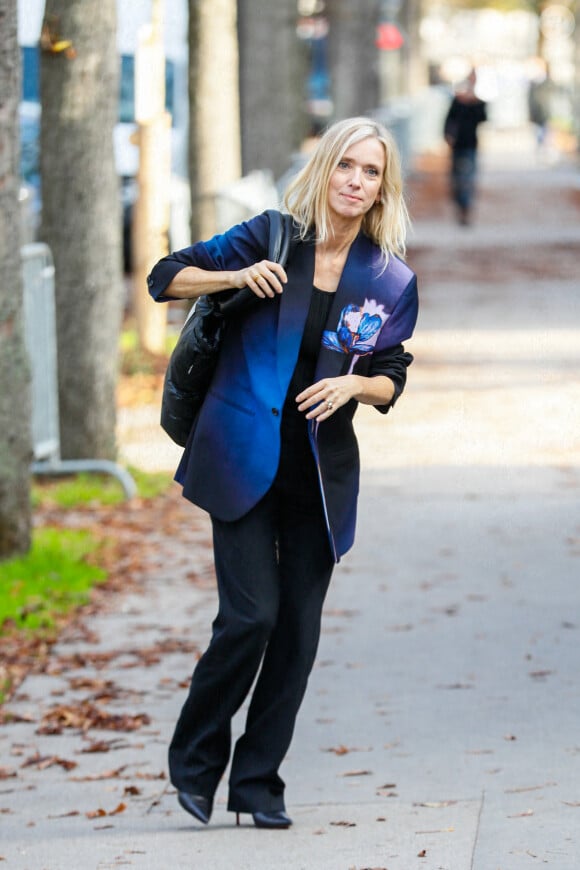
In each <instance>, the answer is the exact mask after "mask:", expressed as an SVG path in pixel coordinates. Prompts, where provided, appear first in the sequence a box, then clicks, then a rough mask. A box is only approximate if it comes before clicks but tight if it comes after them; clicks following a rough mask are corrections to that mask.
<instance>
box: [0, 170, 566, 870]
mask: <svg viewBox="0 0 580 870" xmlns="http://www.w3.org/2000/svg"><path fill="white" fill-rule="evenodd" d="M532 163H533V161H532V160H531V159H529V160H528V166H527V168H526V171H525V179H524V176H523V175H522V174H519V172H523V169H521V170H515V169H514V168H513V166H512V167H511V168H510V171H509V173H506V172H503V170H502V169H501V162H500V161H499V158H498V156H495V155H494V161H493V165H492V166H490V167H489V168H487V167H484V172H483V174H482V212H481V221H480V223H476V224H475V226H473V227H472V228H470V229H469V230H468V234H467V233H466V231H464V230H460V229H457V228H455V227H454V226H453V225H452V224H451V223H450V222H449V220H447V221H445V220H441V219H439V220H429V219H428V218H426V219H425V220H424V221H422V222H419V223H418V225H417V237H416V239H415V241H414V242H413V244H414V246H415V253H416V256H417V261H418V263H420V264H421V270H422V272H421V291H422V309H421V318H420V323H419V327H418V331H417V336H416V338H415V339H414V340H413V342H411V343H410V345H409V348H410V349H412V350H413V352H414V353H415V355H416V363H415V365H414V366H413V368H412V369H411V373H410V382H409V386H408V390H407V393H406V395H405V397H404V398H403V399H402V400H401V403H400V405H399V406H398V407H397V409H396V411H395V412H394V413H393V414H392V415H391V416H390V419H387V420H384V419H383V418H380V417H379V415H378V414H376V413H375V412H373V411H372V409H364V408H363V409H361V410H360V412H359V416H358V429H359V434H360V440H361V450H362V454H363V464H364V467H365V472H364V477H363V482H362V484H363V485H362V496H361V503H360V521H359V534H358V540H357V544H356V546H355V548H354V549H353V551H352V552H351V553H349V554H348V555H347V557H346V558H345V559H344V560H343V561H342V562H341V564H340V566H339V567H338V569H337V571H336V575H335V579H334V581H333V584H332V588H331V592H330V595H329V599H328V602H327V607H326V613H325V619H324V632H323V637H322V642H321V648H320V652H319V657H318V661H317V665H316V667H315V670H314V672H313V675H312V678H311V682H310V686H309V691H308V694H307V698H306V701H305V703H304V706H303V709H302V711H301V716H300V719H299V723H298V727H297V731H296V734H295V739H294V742H293V745H292V748H291V752H290V755H289V758H288V759H287V762H286V763H285V765H284V769H283V771H282V773H283V776H284V778H285V780H286V782H287V798H288V809H289V812H290V813H291V815H292V816H293V818H294V820H295V825H294V827H293V828H292V829H290V830H289V831H285V832H277V833H276V832H267V831H257V830H256V829H255V828H253V826H251V825H250V824H249V818H248V817H246V819H244V824H243V825H242V826H241V827H240V828H239V829H236V828H235V827H234V825H233V819H232V817H231V816H230V815H229V814H228V813H227V812H226V810H225V805H224V800H225V788H224V787H222V788H220V791H219V792H218V801H217V807H216V810H215V813H214V819H213V820H212V824H211V825H210V826H209V827H208V828H199V827H196V826H195V825H194V824H193V822H192V821H190V818H189V817H188V816H187V815H185V814H184V813H183V812H182V811H181V810H180V809H179V807H178V806H177V803H176V800H175V795H174V792H173V789H172V788H171V787H170V786H169V785H168V783H167V780H166V779H165V778H164V776H165V767H166V762H165V757H166V745H167V741H168V738H169V736H170V733H171V729H172V726H173V723H174V720H175V717H176V715H177V712H178V710H179V708H180V705H181V703H182V700H183V698H184V693H185V684H186V681H187V678H188V675H189V673H190V670H191V663H192V659H194V658H195V654H196V650H198V649H202V648H203V646H204V644H205V641H206V640H207V636H208V631H209V623H210V620H211V618H212V616H213V611H214V604H215V601H214V594H213V587H212V583H211V564H210V551H209V548H208V546H207V524H206V521H205V519H204V518H203V517H202V516H201V515H200V514H198V513H197V512H195V511H193V509H192V513H191V517H192V527H191V531H190V538H189V540H187V541H185V542H181V543H180V544H179V545H176V544H175V542H173V541H171V540H168V541H166V542H165V543H164V544H163V543H162V542H161V541H160V542H159V549H158V551H157V557H156V558H157V564H152V570H151V573H150V574H148V575H147V576H145V577H144V578H143V590H142V591H141V592H139V593H132V594H130V595H127V596H126V597H124V598H122V599H116V600H115V601H113V602H111V608H110V610H109V611H108V612H105V613H103V614H101V615H100V616H98V617H96V618H94V619H92V620H91V621H90V623H89V624H88V625H87V632H86V633H85V634H83V635H77V636H76V637H70V638H68V639H66V642H64V641H63V643H62V644H60V645H59V646H58V648H57V649H56V650H55V653H54V656H53V662H52V665H51V668H50V671H51V672H50V673H48V674H46V675H43V676H38V677H34V678H29V679H28V680H27V681H26V682H25V683H24V685H23V686H22V689H21V692H20V693H19V696H18V698H17V699H16V700H15V701H14V703H13V704H11V709H12V710H13V711H14V713H15V714H18V715H19V716H20V717H22V718H21V720H20V721H17V722H15V723H13V724H11V725H7V726H5V727H3V728H0V753H1V761H0V765H1V766H2V768H3V773H2V776H3V779H2V781H0V831H1V834H0V857H2V858H3V859H4V866H6V868H17V870H79V868H82V870H93V868H95V870H97V868H98V870H104V868H113V867H120V866H131V867H135V868H137V870H158V868H159V870H161V868H167V867H174V868H188V870H189V868H196V870H226V868H227V870H230V868H232V867H234V868H238V870H262V868H264V870H364V868H366V870H370V868H373V870H379V868H381V870H385V868H386V870H416V868H417V870H419V868H422V870H527V868H533V867H536V866H544V865H547V866H549V867H551V868H553V870H577V868H578V866H580V835H579V831H580V786H579V783H580V732H579V730H578V722H579V721H580V695H579V693H578V669H579V666H580V652H579V648H580V645H579V634H580V616H579V608H578V565H579V564H580V519H579V515H578V496H579V488H580V441H579V438H578V433H579V431H580V387H579V384H578V370H579V363H580V285H579V283H578V280H577V279H575V280H571V279H570V280H568V279H566V278H562V277H560V278H558V279H556V278H552V277H551V275H549V274H544V275H542V274H539V275H538V276H537V278H530V277H527V278H525V280H524V279H522V276H521V274H520V273H519V272H516V273H515V274H513V275H510V274H509V273H507V272H506V274H505V275H503V276H502V279H501V280H499V281H498V280H497V278H496V279H495V280H494V281H493V282H492V283H490V281H489V279H488V277H487V276H486V273H485V270H483V271H482V273H481V275H480V277H478V278H477V280H473V279H470V280H469V281H465V280H461V276H458V275H455V276H453V274H452V272H450V273H449V274H445V273H444V271H442V267H441V261H440V260H436V257H437V256H439V254H440V251H441V248H442V247H444V249H445V251H446V252H447V254H448V257H449V259H450V260H452V259H453V257H454V252H455V250H456V246H457V240H458V239H461V242H460V244H461V245H462V246H465V249H466V250H467V251H469V250H472V251H473V252H476V251H479V250H480V246H481V245H483V246H484V247H485V248H486V250H488V252H489V257H490V258H492V259H493V258H497V257H501V256H502V253H505V251H506V250H507V249H509V247H510V244H511V241H510V240H511V239H512V238H514V239H516V238H517V239H518V244H526V245H528V251H529V257H530V258H533V257H534V256H537V249H538V247H540V248H541V242H542V239H543V238H544V237H545V236H547V235H548V233H551V232H555V233H556V230H555V228H554V226H553V214H554V211H555V210H556V207H555V206H554V203H556V204H558V203H561V201H563V199H564V198H565V197H564V194H565V192H566V191H567V190H569V177H570V176H569V173H568V171H567V170H566V172H564V171H563V170H562V169H561V167H554V168H552V169H550V168H543V167H537V168H535V169H534V168H533V166H532ZM573 177H575V176H574V175H573ZM500 179H501V184H503V188H502V189H505V190H512V191H513V195H514V196H516V195H517V191H519V190H521V189H522V182H523V180H525V184H526V185H527V186H528V188H529V186H530V185H531V186H532V189H533V190H536V191H537V193H538V197H540V192H541V199H539V200H538V201H539V202H547V199H549V200H550V202H551V203H552V208H540V207H539V208H537V209H536V210H535V211H534V212H531V211H530V210H526V211H525V213H522V214H521V217H520V219H519V223H518V225H517V227H516V226H512V224H511V223H509V222H507V223H506V222H505V221H503V223H502V220H501V215H498V218H497V225H496V224H495V223H494V226H493V227H492V226H490V224H489V223H488V222H487V217H486V215H487V212H486V210H485V208H484V201H485V197H486V196H487V194H488V192H489V191H491V190H492V189H493V188H494V186H495V185H497V184H499V183H500ZM510 185H511V187H510ZM534 185H535V187H534ZM546 198H547V199H546ZM567 208H568V211H565V207H564V206H561V210H560V214H561V215H562V217H565V216H567V217H568V218H569V220H570V221H573V220H574V218H576V224H575V225H576V226H577V225H578V221H577V215H575V214H574V212H573V210H572V207H571V206H570V205H568V207H567ZM522 227H525V228H526V233H521V234H519V235H518V228H520V229H521V228H522ZM532 229H533V232H532ZM512 233H513V235H512ZM492 234H493V235H494V238H495V237H496V236H497V235H498V234H499V239H498V240H497V241H496V242H493V244H492V242H491V241H490V236H491V235H492ZM556 237H557V238H560V236H558V235H557V236H556ZM522 239H524V242H522ZM532 239H533V243H532V241H531V240H532ZM468 240H469V243H468ZM470 245H471V247H470ZM413 253H414V252H413V248H411V251H410V257H409V259H410V262H411V264H412V265H413ZM431 257H433V259H432V260H431V259H430V258H431ZM435 261H436V262H437V264H438V265H437V268H436V269H433V270H430V267H429V263H430V262H435ZM151 413H152V414H153V418H155V417H156V413H157V412H156V409H155V410H154V411H152V412H151ZM145 424H147V425H148V423H147V420H145V418H144V419H142V420H141V426H142V427H143V426H145ZM125 425H126V426H127V428H126V429H125V430H124V431H125V434H127V433H128V432H129V431H130V429H129V428H128V422H126V424H125ZM145 431H146V432H147V433H148V437H151V435H152V432H153V431H156V430H151V431H149V430H148V429H147V428H145ZM124 441H125V450H126V453H127V454H129V453H130V454H131V458H132V460H133V461H135V458H139V456H140V455H141V456H142V458H143V464H145V465H149V467H151V464H152V463H153V461H154V457H155V456H156V457H157V464H158V465H160V466H163V467H166V465H167V464H168V463H169V461H170V460H171V459H172V458H171V457H169V458H168V459H167V458H164V451H163V449H162V447H163V445H164V444H165V442H164V441H163V440H161V441H155V444H156V447H155V448H154V449H153V450H152V451H149V452H147V453H146V454H145V452H141V450H142V448H143V442H137V441H130V440H128V439H127V438H125V439H124ZM89 657H90V658H89ZM99 711H101V714H102V713H103V712H106V713H108V714H109V717H111V716H113V715H116V716H118V717H119V718H118V720H112V719H111V718H109V719H106V718H104V717H102V718H101V721H100V724H101V726H103V727H101V729H100V730H99V729H98V728H95V727H92V728H90V730H86V731H84V732H83V730H82V727H81V728H80V729H79V728H78V727H71V728H69V727H65V726H67V725H79V724H80V725H81V726H82V724H83V722H84V723H85V724H88V723H90V722H93V723H94V722H97V723H98V721H99V719H98V714H99ZM75 715H76V716H77V717H79V718H78V720H75V719H74V716H75ZM115 724H116V725H117V726H118V729H119V730H116V731H115V730H110V728H111V726H113V725H115ZM104 726H107V727H104ZM240 726H241V721H239V720H238V721H236V731H238V730H239V728H240ZM131 728H132V729H133V730H129V729H131ZM123 729H124V730H123ZM59 730H60V733H49V732H50V731H59Z"/></svg>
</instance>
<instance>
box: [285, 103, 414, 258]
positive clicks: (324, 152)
mask: <svg viewBox="0 0 580 870" xmlns="http://www.w3.org/2000/svg"><path fill="white" fill-rule="evenodd" d="M369 137H372V138H374V139H377V140H378V141H379V142H380V143H381V144H382V146H383V148H384V151H385V168H384V171H383V177H382V182H381V191H380V202H378V203H375V204H374V205H373V206H372V208H371V209H370V210H369V211H368V212H367V213H366V214H365V215H364V218H363V221H362V230H363V232H364V233H365V234H366V235H367V236H368V237H369V238H370V239H371V240H372V241H373V242H374V243H375V244H376V245H378V247H379V248H380V249H381V251H382V253H383V255H384V257H385V261H386V260H387V259H388V256H389V254H396V255H397V256H399V257H404V256H405V239H406V235H407V228H408V226H409V214H408V212H407V206H406V204H405V200H404V198H403V178H402V172H401V159H400V156H399V150H398V148H397V145H396V142H395V140H394V138H393V136H392V135H391V133H389V131H388V130H387V129H386V128H385V127H383V125H382V124H379V123H378V122H377V121H374V120H372V119H371V118H347V119H346V120H344V121H337V122H336V123H335V124H332V126H330V127H329V128H328V129H327V130H326V132H325V133H324V134H323V135H322V137H321V139H320V142H319V143H318V145H317V147H316V150H315V151H314V154H313V155H312V157H311V158H310V160H309V161H308V163H307V164H306V166H305V167H304V168H303V169H302V170H301V171H300V172H299V173H298V175H297V176H296V177H295V178H294V179H293V180H292V181H291V182H290V184H289V185H288V188H287V190H286V193H285V196H284V205H285V207H286V208H287V210H288V211H289V212H290V214H291V215H292V217H293V218H294V220H295V221H297V223H298V224H300V227H301V230H300V236H301V238H305V237H306V236H307V234H308V232H309V231H310V230H311V229H312V228H313V227H314V228H315V229H316V238H317V240H318V241H326V240H327V239H328V238H329V236H330V234H331V229H332V228H331V226H330V215H329V211H328V186H329V183H330V178H331V176H332V173H333V172H334V170H335V169H336V167H337V165H338V163H339V162H340V160H341V159H342V157H343V156H344V154H345V152H346V151H348V149H349V148H350V147H351V146H352V145H354V144H356V143H357V142H360V141H361V140H363V139H368V138H369Z"/></svg>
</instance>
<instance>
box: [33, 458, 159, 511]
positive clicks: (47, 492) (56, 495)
mask: <svg viewBox="0 0 580 870" xmlns="http://www.w3.org/2000/svg"><path fill="white" fill-rule="evenodd" d="M129 471H130V473H131V476H132V477H133V479H134V480H135V483H136V484H137V493H138V495H139V496H140V497H141V498H155V497H156V496H158V495H163V493H165V492H166V491H167V490H168V489H169V487H170V485H171V479H170V475H168V474H167V473H161V472H158V473H156V474H152V473H148V472H145V471H141V470H140V469H138V468H130V469H129ZM124 499H125V493H124V491H123V487H122V486H121V483H120V482H119V481H118V480H117V478H116V477H112V476H111V475H110V474H93V473H89V472H87V471H85V472H82V473H81V474H74V475H69V476H67V477H61V478H57V479H51V480H49V479H41V480H37V481H35V483H34V484H33V487H32V505H33V507H35V508H38V507H40V506H41V505H43V504H45V505H56V506H58V507H60V508H65V509H70V508H75V507H79V506H80V505H91V504H102V505H115V504H120V503H121V502H122V501H123V500H124Z"/></svg>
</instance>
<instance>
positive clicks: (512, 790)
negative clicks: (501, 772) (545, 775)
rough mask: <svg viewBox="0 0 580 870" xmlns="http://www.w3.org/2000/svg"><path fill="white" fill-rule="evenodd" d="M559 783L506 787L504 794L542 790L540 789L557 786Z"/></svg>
mask: <svg viewBox="0 0 580 870" xmlns="http://www.w3.org/2000/svg"><path fill="white" fill-rule="evenodd" d="M557 785H558V783H557V782H545V783H544V785H525V786H522V787H521V788H506V789H504V794H521V793H522V792H525V791H540V789H543V788H555V787H556V786H557Z"/></svg>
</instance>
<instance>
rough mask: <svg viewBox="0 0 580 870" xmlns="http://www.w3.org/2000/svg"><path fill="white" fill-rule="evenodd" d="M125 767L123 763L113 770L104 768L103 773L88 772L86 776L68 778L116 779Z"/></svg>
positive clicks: (74, 779) (90, 780)
mask: <svg viewBox="0 0 580 870" xmlns="http://www.w3.org/2000/svg"><path fill="white" fill-rule="evenodd" d="M126 767H127V765H126V764H123V765H121V767H116V768H115V769H114V770H105V771H104V772H103V773H88V774H87V775H86V776H70V777H69V779H70V781H71V782H98V781H99V780H101V779H116V778H117V777H119V776H121V774H122V773H123V771H124V770H125V768H126Z"/></svg>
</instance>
